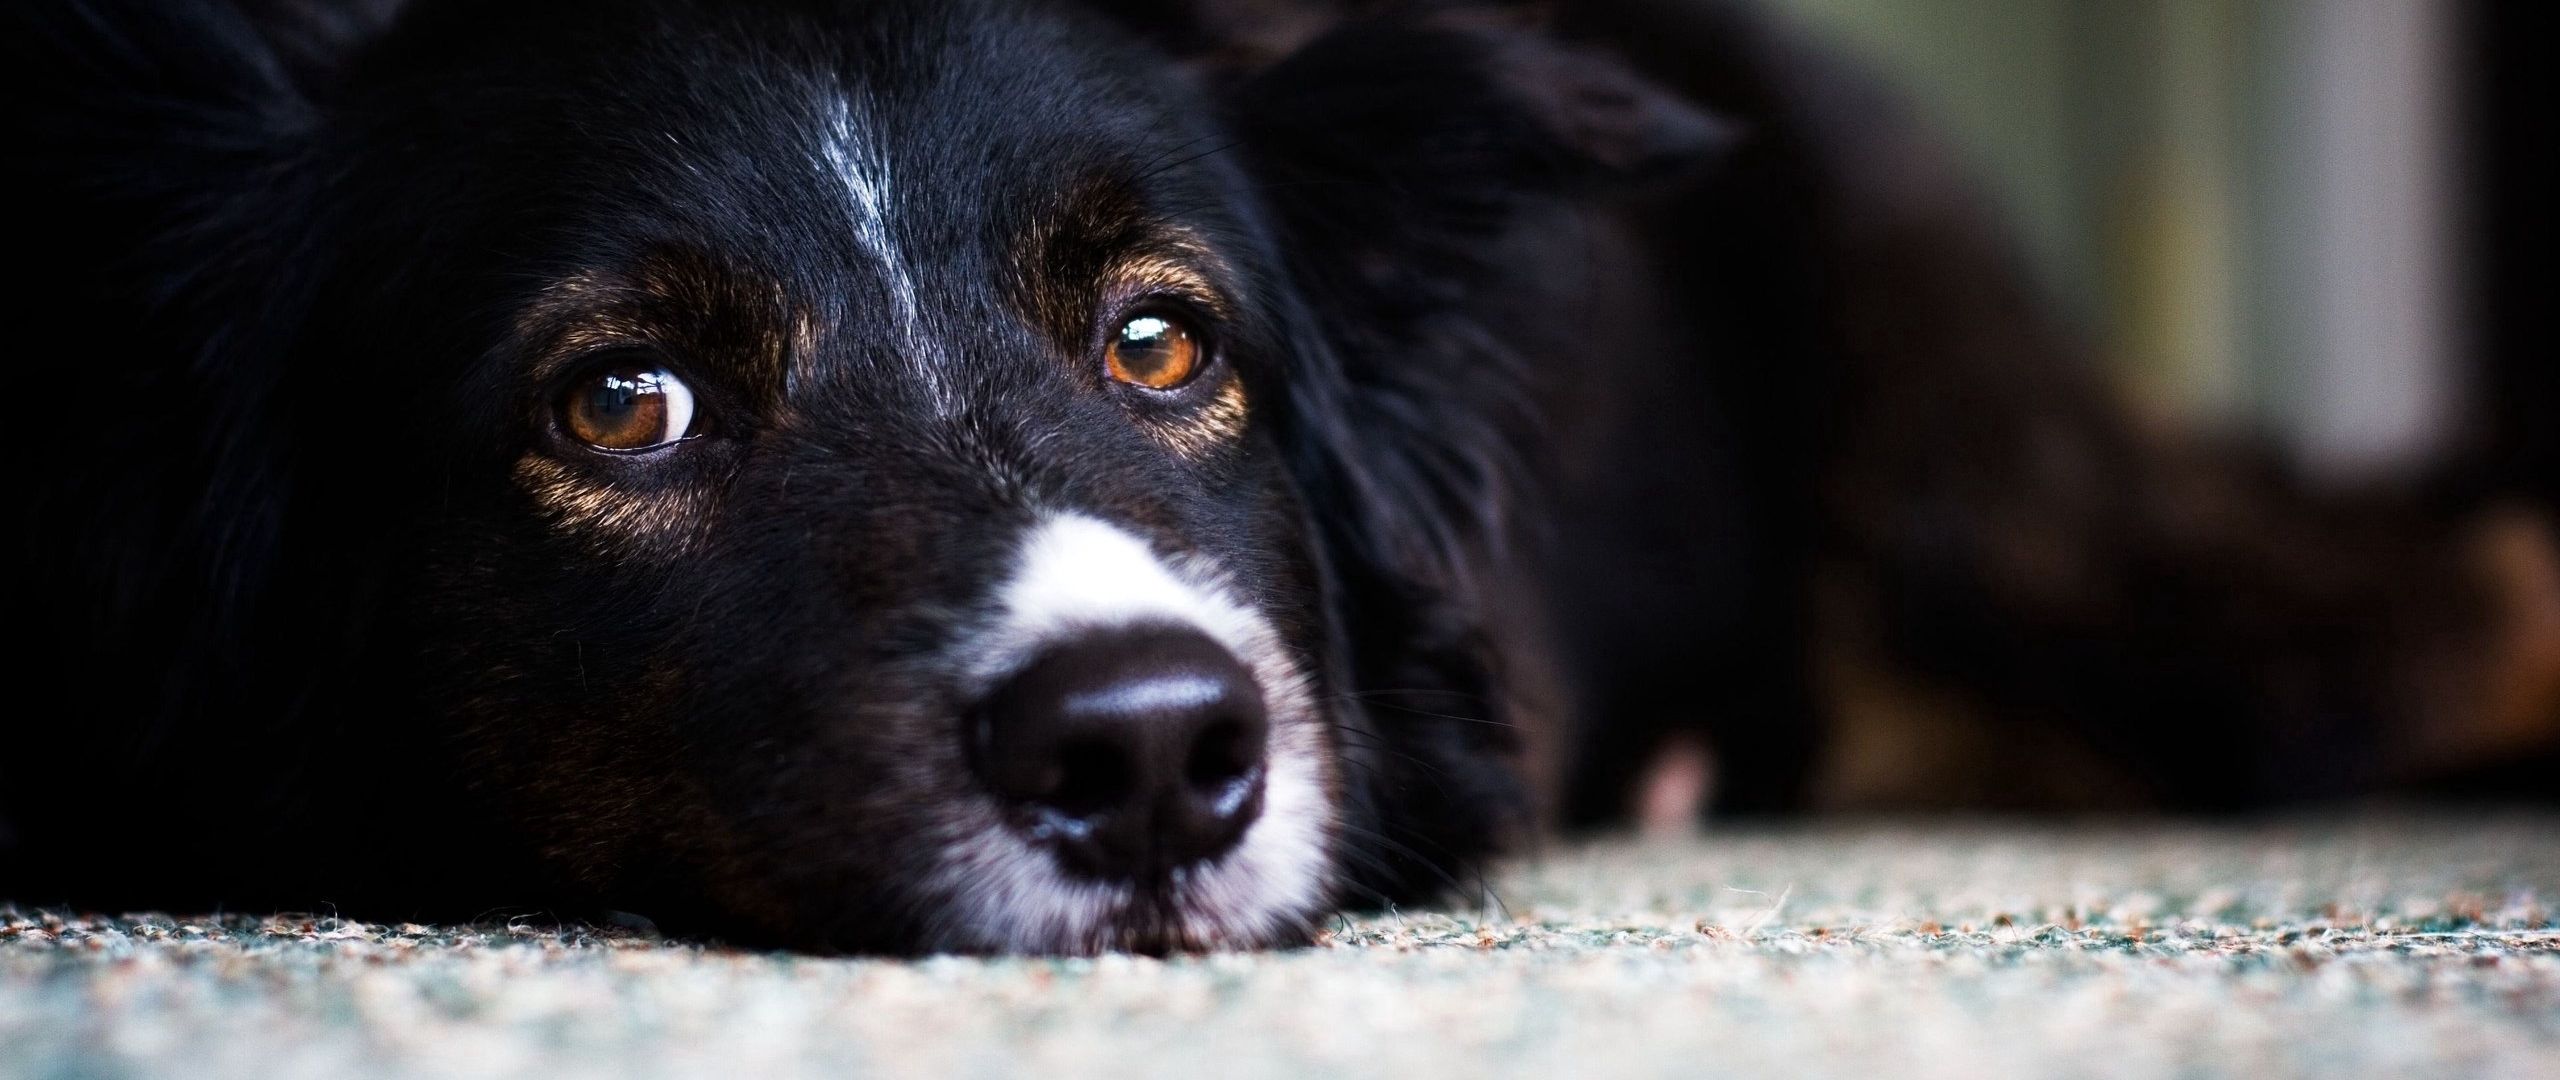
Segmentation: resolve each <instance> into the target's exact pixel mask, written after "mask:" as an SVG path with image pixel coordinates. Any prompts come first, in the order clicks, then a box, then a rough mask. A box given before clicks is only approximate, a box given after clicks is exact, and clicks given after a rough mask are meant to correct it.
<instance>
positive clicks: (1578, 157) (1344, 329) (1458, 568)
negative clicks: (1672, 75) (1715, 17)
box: [1230, 12, 1728, 898]
mask: <svg viewBox="0 0 2560 1080" xmlns="http://www.w3.org/2000/svg"><path fill="white" fill-rule="evenodd" d="M1230 101H1231V105H1230V109H1231V122H1232V123H1233V124H1234V125H1235V126H1236V128H1237V129H1238V130H1239V133H1240V135H1241V137H1242V138H1243V139H1244V140H1245V142H1246V144H1247V146H1248V147H1249V150H1250V160H1251V162H1252V168H1253V170H1254V172H1255V179H1256V181H1258V182H1259V184H1260V187H1261V190H1262V191H1263V192H1265V198H1266V200H1267V202H1268V205H1269V206H1270V207H1271V210H1272V213H1273V216H1274V218H1275V222H1274V228H1275V230H1276V231H1277V233H1278V235H1279V239H1280V246H1281V249H1282V251H1283V254H1284V258H1285V259H1286V260H1287V261H1288V263H1289V272H1290V275H1291V277H1292V278H1293V279H1294V280H1295V281H1296V282H1297V284H1298V286H1299V292H1300V294H1301V296H1302V297H1303V298H1304V301H1305V302H1306V303H1307V304H1308V305H1309V308H1310V310H1307V311H1303V312H1299V313H1296V314H1295V315H1294V316H1293V317H1292V318H1291V320H1290V321H1291V322H1292V323H1293V324H1294V326H1293V331H1294V332H1295V334H1296V335H1297V337H1296V340H1295V341H1294V343H1293V344H1294V349H1295V352H1296V355H1295V356H1294V357H1293V359H1292V364H1293V366H1292V367H1291V368H1290V370H1289V374H1288V376H1287V380H1288V386H1287V391H1286V395H1285V396H1286V397H1287V399H1288V400H1289V402H1290V405H1289V407H1288V408H1287V409H1286V410H1285V416H1284V418H1283V421H1282V423H1283V424H1284V425H1285V428H1286V430H1285V434H1284V439H1285V440H1286V441H1287V443H1288V445H1289V448H1290V451H1291V453H1292V455H1293V466H1294V468H1295V470H1296V473H1297V479H1298V481H1299V484H1300V487H1301V490H1302V491H1303V492H1304V493H1305V496H1306V498H1307V501H1308V503H1309V507H1310V513H1311V515H1312V516H1313V517H1314V519H1315V527H1316V529H1317V530H1318V532H1319V533H1320V535H1322V536H1323V538H1324V541H1325V552H1326V556H1327V558H1328V561H1329V563H1330V565H1331V568H1332V572H1331V579H1332V584H1333V587H1334V591H1333V595H1332V596H1331V598H1330V602H1331V604H1332V605H1333V608H1334V611H1333V615H1334V618H1333V624H1334V625H1335V626H1337V627H1341V628H1346V629H1345V630H1344V631H1343V632H1344V633H1345V634H1346V640H1344V641H1342V642H1340V643H1339V644H1340V646H1341V649H1342V652H1343V653H1344V655H1346V656H1347V658H1348V664H1349V666H1350V668H1351V679H1352V681H1353V682H1354V684H1355V686H1354V690H1355V691H1356V694H1357V697H1356V699H1355V700H1357V701H1358V702H1360V705H1361V710H1360V711H1362V712H1364V713H1365V714H1366V715H1365V716H1363V717H1358V718H1355V721H1354V722H1357V723H1365V724H1367V725H1368V728H1369V730H1368V732H1367V737H1361V736H1354V738H1353V740H1352V741H1353V742H1354V743H1360V744H1379V745H1377V746H1368V745H1353V746H1350V747H1348V752H1349V753H1350V754H1352V755H1353V756H1354V757H1355V758H1358V759H1364V760H1359V761H1356V762H1355V767H1356V768H1357V769H1358V770H1359V771H1360V772H1361V773H1363V774H1364V775H1365V776H1366V777H1367V778H1368V779H1369V781H1370V782H1369V783H1368V784H1365V785H1362V786H1360V787H1358V788H1355V794H1356V795H1358V796H1364V797H1366V798H1368V799H1371V800H1373V801H1374V802H1375V804H1376V805H1374V806H1372V807H1370V808H1369V811H1370V812H1369V813H1367V814H1365V815H1361V814H1359V813H1358V811H1359V809H1360V808H1358V807H1355V808H1354V812H1355V815H1356V816H1357V817H1365V819H1366V820H1367V822H1368V827H1369V828H1370V829H1371V830H1374V831H1378V832H1380V833H1382V835H1380V836H1377V837H1373V838H1371V839H1372V841H1373V847H1374V848H1375V850H1371V851H1367V852H1362V853H1356V854H1355V855H1354V856H1353V857H1352V858H1350V859H1349V860H1347V861H1348V862H1349V863H1350V864H1352V865H1357V866H1362V867H1364V877H1363V879H1362V882H1361V884H1362V885H1363V886H1364V887H1366V888H1374V889H1377V890H1379V891H1381V892H1384V893H1386V894H1388V895H1390V896H1395V897H1398V898H1402V897H1405V896H1411V895H1415V894H1420V893H1429V892H1434V891H1438V890H1439V889H1441V888H1443V887H1445V885H1446V884H1447V883H1448V882H1449V881H1450V880H1451V875H1452V873H1453V872H1455V871H1457V870H1459V869H1460V868H1462V867H1463V866H1464V864H1465V863H1467V862H1469V861H1471V860H1472V859H1473V858H1474V857H1475V856H1477V855H1478V854H1481V853H1482V852H1483V850H1484V849H1485V847H1486V846H1487V845H1488V843H1490V842H1495V841H1497V840H1498V838H1500V837H1502V836H1503V835H1505V834H1507V833H1510V832H1512V831H1515V829H1516V827H1517V826H1519V825H1521V824H1524V823H1525V816H1526V813H1525V812H1526V806H1527V801H1526V798H1525V796H1524V794H1523V791H1522V788H1521V786H1520V784H1519V781H1518V779H1517V775H1518V774H1517V770H1516V769H1515V768H1513V767H1512V761H1511V759H1512V758H1513V757H1514V756H1515V755H1516V751H1517V746H1516V739H1515V738H1514V737H1513V734H1512V732H1511V730H1510V727H1509V725H1510V717H1508V716H1507V715H1504V713H1503V711H1502V705H1503V702H1504V701H1505V699H1506V696H1507V695H1506V694H1505V693H1504V688H1503V686H1502V683H1501V672H1500V670H1499V665H1498V657H1497V656H1496V655H1495V653H1494V651H1493V649H1492V648H1491V647H1490V646H1489V643H1488V635H1487V632H1486V619H1485V611H1484V607H1485V603H1486V599H1485V598H1484V597H1482V596H1480V595H1479V594H1478V589H1479V583H1480V582H1481V581H1483V580H1485V579H1486V577H1487V572H1488V570H1489V569H1490V564H1492V563H1493V562H1495V561H1497V560H1499V559H1501V558H1503V557H1504V555H1505V552H1504V540H1503V537H1504V534H1505V533H1506V532H1507V531H1509V530H1510V528H1511V527H1512V526H1513V524H1514V523H1513V522H1511V521H1510V520H1509V515H1510V508H1511V507H1512V506H1513V505H1514V504H1515V502H1516V501H1517V495H1518V494H1519V492H1520V489H1521V487H1522V486H1523V485H1524V484H1525V483H1526V482H1527V476H1526V470H1527V466H1528V463H1527V462H1525V461H1524V460H1523V459H1522V457H1521V453H1520V447H1522V446H1524V445H1528V444H1529V443H1531V442H1532V440H1533V439H1534V438H1535V436H1536V435H1537V431H1538V427H1539V423H1538V416H1537V410H1536V408H1535V407H1534V402H1533V401H1532V400H1531V392H1530V389H1529V386H1528V374H1529V373H1528V372H1527V371H1526V370H1525V363H1524V361H1523V360H1522V359H1521V358H1520V357H1519V356H1518V355H1517V354H1515V353H1514V352H1513V351H1512V350H1511V349H1510V348H1509V347H1508V346H1507V345H1506V342H1505V340H1504V334H1503V332H1502V331H1500V330H1499V329H1497V326H1496V324H1497V322H1498V320H1497V319H1495V318H1493V316H1495V315H1497V314H1498V313H1497V312H1493V311H1489V310H1487V308H1488V307H1489V306H1490V305H1492V304H1495V303H1498V301H1496V300H1494V299H1492V298H1494V297H1500V296H1513V297H1516V296H1519V295H1523V292H1524V289H1525V290H1527V291H1529V292H1536V291H1538V286H1537V285H1536V283H1535V282H1534V281H1533V280H1531V279H1534V278H1536V277H1537V276H1538V275H1541V274H1548V273H1558V272H1570V270H1571V268H1569V267H1564V266H1561V265H1557V264H1559V263H1564V262H1572V261H1573V260H1570V259H1565V260H1547V259H1540V258H1535V257H1531V258H1523V257H1521V255H1520V249H1519V247H1518V246H1517V245H1510V244H1507V241H1508V240H1509V239H1510V238H1511V237H1512V236H1513V234H1514V233H1515V231H1516V228H1517V227H1519V226H1522V225H1524V224H1528V223H1532V222H1535V221H1537V220H1540V219H1542V218H1544V217H1551V216H1552V215H1554V214H1556V213H1558V212H1569V211H1570V209H1571V208H1572V207H1573V206H1574V204H1576V203H1580V202H1586V201H1592V200H1600V199H1607V198H1611V197H1614V196H1616V195H1618V194H1619V193H1622V192H1625V191H1628V190H1630V189H1632V188H1637V187H1642V186H1645V185H1648V184H1651V183H1655V182H1658V181H1663V180H1666V179H1670V178H1674V177H1677V176H1679V175H1681V174H1682V173H1683V172H1684V171H1686V170H1689V169H1692V168H1694V167H1696V166H1697V165H1698V164H1699V163H1700V162H1701V161H1703V160H1706V159H1708V158H1710V157H1712V156H1713V155H1714V154H1715V152H1716V151H1717V150H1718V149H1720V148H1721V147H1722V146H1723V145H1725V143H1726V142H1727V141H1728V135H1727V131H1726V126H1725V125H1724V124H1723V123H1721V122H1720V121H1718V120H1716V119H1714V118H1713V117H1710V116H1709V115H1707V114H1705V113H1703V112H1701V111H1700V110H1698V109H1696V108H1694V107H1692V106H1691V105H1690V104H1688V103H1687V102H1684V101H1682V100H1680V99H1679V98H1677V97H1675V96H1673V95H1672V94H1671V93H1669V92H1667V91H1665V90H1663V89H1660V88H1658V87H1656V86H1653V85H1651V84H1650V83H1648V82H1646V81H1645V80H1643V79H1641V78H1640V77H1638V76H1637V75H1636V74H1634V73H1633V72H1632V71H1630V70H1629V69H1628V68H1626V67H1625V66H1623V65H1622V64H1620V63H1619V62H1617V61H1615V60H1614V59H1612V58H1610V57H1608V56H1605V55H1602V54H1599V53H1596V52H1592V51H1588V50H1583V49H1578V48H1572V47H1568V46H1565V45H1562V44H1559V43H1557V42H1555V41H1552V40H1549V39H1547V38H1545V37H1542V36H1540V35H1539V34H1536V33H1533V32H1530V31H1528V30H1526V29H1523V28H1520V27H1517V26H1511V25H1504V24H1501V23H1498V22H1492V21H1488V20H1485V19H1482V18H1474V17H1468V16H1466V15H1461V14H1452V13H1449V12H1432V13H1422V14H1414V15H1404V16H1393V17H1385V18H1377V19H1369V20H1364V21H1357V22H1352V23H1349V24H1345V25H1342V26H1339V27H1337V28H1335V29H1333V30H1332V31H1331V32H1329V33H1326V34H1323V35H1322V36H1320V37H1318V38H1316V39H1314V40H1312V41H1311V42H1309V43H1307V44H1305V45H1304V46H1302V47H1300V48H1298V49H1297V50H1296V51H1294V52H1292V53H1290V54H1288V55H1287V56H1285V57H1283V58H1281V59H1280V60H1278V61H1277V62H1275V63H1272V64H1270V65H1269V66H1267V67H1264V68H1262V69H1260V70H1259V71H1258V72H1256V73H1254V74H1252V75H1250V76H1248V77H1245V78H1243V79H1242V80H1241V81H1240V82H1239V83H1238V84H1237V85H1236V86H1235V87H1234V92H1233V94H1232V97H1231V98H1230ZM1352 841H1353V843H1355V844H1357V843H1359V842H1360V841H1361V837H1360V836H1359V835H1357V830H1355V835H1354V836H1353V838H1352Z"/></svg>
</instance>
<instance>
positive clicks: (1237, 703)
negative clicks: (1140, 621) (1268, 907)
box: [975, 628, 1269, 880]
mask: <svg viewBox="0 0 2560 1080" xmlns="http://www.w3.org/2000/svg"><path fill="white" fill-rule="evenodd" d="M976 728H977V733H976V734H977V745H976V747H975V751H976V753H975V761H976V764H977V768H978V772H979V774H980V775H981V776H982V777H983V778H984V779H985V780H986V783H987V785H988V786H989V787H991V788H993V789H994V790H995V792H996V794H997V795H998V796H1000V797H1002V798H1003V799H1005V800H1006V801H1007V802H1008V803H1010V804H1011V805H1012V806H1013V808H1014V810H1015V811H1016V813H1017V815H1018V818H1019V820H1020V821H1021V822H1022V823H1023V825H1024V828H1026V829H1027V830H1028V831H1029V832H1030V833H1031V834H1032V835H1033V836H1034V837H1037V838H1040V839H1043V840H1047V841H1049V842H1051V843H1054V844H1055V845H1056V846H1057V849H1058V851H1059V853H1060V854H1061V855H1062V856H1063V857H1064V861H1065V863H1066V865H1067V866H1069V867H1070V868H1072V869H1074V870H1077V871H1079V872H1081V873H1085V874H1088V875H1091V876H1094V877H1098V878H1106V879H1112V880H1136V879H1142V878H1152V877H1154V876H1157V875H1160V874H1162V873H1164V872H1166V871H1169V870H1172V869H1174V868H1177V867H1181V866H1185V865H1188V864H1191V863H1196V862H1200V861H1203V860H1206V859H1211V858H1215V857H1217V856H1218V855H1220V854H1223V853H1224V852H1225V851H1226V850H1227V849H1229V848H1232V847H1234V846H1235V844H1236V839H1237V838H1238V837H1240V836H1242V835H1243V834H1244V829H1245V826H1246V825H1249V824H1251V823H1252V822H1253V819H1254V816H1255V815H1256V814H1259V813H1261V812H1262V773H1263V742H1264V739H1265V735H1266V734H1267V732H1268V730H1269V723H1268V721H1267V720H1266V719H1265V717H1264V715H1263V707H1262V692H1261V691H1260V690H1259V689H1258V688H1256V686H1255V685H1254V681H1253V676H1252V674H1251V673H1250V672H1247V671H1246V670H1245V668H1244V665H1243V664H1240V663H1238V662H1237V661H1236V658H1235V657H1234V656H1233V655H1231V654H1229V653H1228V652H1227V650H1226V649H1224V648H1221V647H1220V646H1219V645H1218V643H1217V642H1214V641H1211V640H1209V639H1208V638H1207V637H1204V636H1202V635H1200V634H1198V633H1196V632H1193V631H1190V630H1182V629H1173V628H1161V629H1159V628H1148V629H1136V630H1128V631H1120V632H1115V633H1109V634H1096V635H1089V636H1087V637H1084V638H1081V639H1078V640H1076V641H1074V642H1071V643H1068V644H1065V645H1060V646H1057V647H1054V648H1052V649H1050V650H1049V651H1047V652H1045V653H1043V654H1041V655H1040V657H1039V658H1038V659H1037V660H1035V661H1033V662H1032V664H1031V666H1029V667H1027V668H1024V669H1023V670H1022V672H1021V673H1020V674H1017V675H1015V676H1014V677H1013V678H1012V679H1010V680H1008V681H1006V682H1005V683H1004V684H1003V685H1002V686H1000V687H998V688H997V689H996V691H995V693H993V694H991V695H989V696H988V698H987V700H986V703H985V705H984V707H983V709H982V710H981V711H980V713H979V717H978V723H977V725H976Z"/></svg>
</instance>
